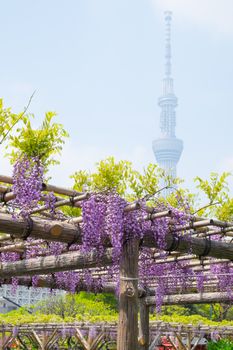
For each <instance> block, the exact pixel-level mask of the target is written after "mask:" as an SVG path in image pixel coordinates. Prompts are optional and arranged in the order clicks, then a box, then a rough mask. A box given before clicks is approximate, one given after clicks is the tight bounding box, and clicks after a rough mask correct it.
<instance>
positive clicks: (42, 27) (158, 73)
mask: <svg viewBox="0 0 233 350" xmlns="http://www.w3.org/2000/svg"><path fill="white" fill-rule="evenodd" d="M164 10H172V11H173V22H172V55H173V58H172V64H173V67H172V70H173V77H174V79H175V85H174V86H175V93H176V95H177V97H178V102H179V106H178V108H177V136H178V137H179V138H182V139H183V141H184V151H183V154H182V157H181V160H180V162H179V167H178V175H179V176H180V177H183V178H185V179H186V183H187V185H189V186H190V183H191V179H192V178H193V177H195V176H196V175H199V176H203V177H206V176H208V174H209V173H210V171H219V172H220V171H222V170H232V171H233V137H232V131H233V111H232V109H233V1H232V0H221V1H219V0H171V1H167V0H66V1H64V0H39V1H31V0H20V1H19V0H8V1H4V2H2V4H1V14H2V15H1V21H0V30H1V33H2V35H1V55H0V62H1V64H0V96H2V97H3V98H4V101H5V105H7V106H12V107H13V110H15V111H20V110H22V108H23V106H25V105H26V104H27V101H28V99H29V97H30V95H31V94H32V92H33V91H34V90H36V95H35V97H34V98H33V101H32V104H31V106H30V112H33V113H35V115H36V120H35V121H36V124H38V123H39V121H40V120H41V119H42V117H43V114H44V112H45V111H47V110H55V111H57V112H58V114H59V116H58V121H59V122H61V123H63V124H64V126H65V127H66V129H67V130H68V131H69V133H70V140H69V141H68V142H67V145H66V147H65V149H64V152H63V156H62V159H61V161H62V166H60V167H56V168H54V170H53V172H52V175H53V183H57V184H60V185H61V184H63V185H69V184H70V183H71V182H70V180H69V175H70V174H71V173H73V172H74V171H75V170H78V169H90V168H93V166H94V164H95V163H96V162H97V161H99V160H100V159H102V158H104V157H106V156H108V155H114V156H115V157H116V158H117V159H128V160H131V161H133V162H134V164H135V166H136V167H140V168H142V167H143V166H145V165H147V164H148V163H149V162H154V161H155V159H154V155H153V152H152V140H153V139H155V138H157V137H158V136H159V116H160V109H159V107H158V105H157V99H158V97H159V96H160V94H161V80H162V78H163V73H164V18H163V11H164ZM0 160H1V164H2V166H1V171H0V172H1V173H5V174H6V173H10V169H9V166H8V164H7V161H6V160H2V159H0Z"/></svg>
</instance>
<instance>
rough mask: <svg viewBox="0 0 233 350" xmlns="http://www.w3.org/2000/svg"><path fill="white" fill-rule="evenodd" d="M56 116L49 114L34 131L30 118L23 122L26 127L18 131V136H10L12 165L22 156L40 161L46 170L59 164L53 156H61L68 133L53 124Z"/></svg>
mask: <svg viewBox="0 0 233 350" xmlns="http://www.w3.org/2000/svg"><path fill="white" fill-rule="evenodd" d="M55 116H56V113H54V112H47V113H46V114H45V118H44V120H43V122H42V125H41V127H40V128H38V129H33V127H32V125H31V121H30V120H29V119H28V118H25V119H24V120H23V122H24V126H23V127H22V128H21V129H18V134H17V135H16V136H13V135H11V136H10V142H9V145H10V146H11V147H12V148H13V150H12V152H11V153H10V159H11V162H12V163H14V162H15V161H16V160H17V159H18V158H20V157H21V156H27V157H28V158H29V159H30V158H38V159H40V161H41V163H42V165H43V166H44V167H45V169H46V170H48V167H49V165H53V164H59V162H58V161H57V160H56V159H55V158H54V157H53V156H54V155H56V154H60V152H61V150H62V145H63V144H64V138H66V137H68V133H67V132H66V131H65V129H64V128H63V126H62V125H61V124H58V123H54V122H53V118H54V117H55Z"/></svg>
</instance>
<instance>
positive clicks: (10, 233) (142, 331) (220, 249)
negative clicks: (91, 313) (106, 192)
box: [0, 176, 233, 350]
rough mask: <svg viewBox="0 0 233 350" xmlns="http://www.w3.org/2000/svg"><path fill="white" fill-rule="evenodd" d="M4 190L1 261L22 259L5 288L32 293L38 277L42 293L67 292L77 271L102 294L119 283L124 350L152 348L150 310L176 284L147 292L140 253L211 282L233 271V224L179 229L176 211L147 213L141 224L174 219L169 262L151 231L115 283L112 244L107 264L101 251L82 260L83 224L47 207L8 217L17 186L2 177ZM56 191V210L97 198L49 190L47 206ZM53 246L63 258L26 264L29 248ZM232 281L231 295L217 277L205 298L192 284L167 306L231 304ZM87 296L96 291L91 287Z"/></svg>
mask: <svg viewBox="0 0 233 350" xmlns="http://www.w3.org/2000/svg"><path fill="white" fill-rule="evenodd" d="M0 183H1V185H0V194H1V196H0V201H1V208H0V232H1V233H3V234H4V235H3V236H2V237H1V238H0V253H6V252H16V253H18V254H19V255H20V259H18V260H16V261H14V262H12V261H9V262H2V263H1V264H0V279H1V281H2V283H8V282H10V280H11V278H12V277H17V278H18V283H19V284H22V285H28V286H31V285H32V276H37V287H49V288H54V289H55V288H64V289H66V285H63V286H61V285H58V284H57V281H56V279H55V278H54V274H55V273H56V272H61V271H71V270H72V271H77V273H79V274H80V276H82V271H83V270H86V269H88V272H89V273H90V274H91V275H92V278H93V279H96V280H100V279H101V281H102V282H101V290H102V291H106V292H109V291H110V292H114V291H115V290H116V288H117V281H119V322H118V331H117V349H118V350H132V349H135V350H137V349H139V348H140V350H143V349H144V350H145V349H148V348H149V307H150V306H152V305H155V302H156V301H155V288H156V287H157V286H158V284H163V278H165V279H169V278H170V276H169V274H168V275H165V276H158V278H156V276H154V277H153V278H151V279H150V280H148V281H147V288H146V289H145V288H144V287H143V286H142V285H141V283H140V279H141V278H142V276H140V275H139V271H138V264H139V262H140V259H141V250H140V249H141V247H147V249H148V250H150V252H151V257H152V259H153V264H154V265H160V264H171V263H174V262H177V263H180V264H181V266H183V267H184V269H185V268H186V269H187V268H189V269H191V270H192V271H194V272H195V273H197V272H201V273H202V275H203V276H204V277H205V276H208V275H209V274H210V271H211V270H210V269H211V266H212V265H213V264H214V265H218V264H219V265H221V264H225V265H227V266H228V267H229V269H230V268H231V267H232V262H231V261H232V260H233V243H232V237H233V223H231V222H222V221H219V220H214V219H206V218H202V217H192V218H190V219H189V220H188V221H187V222H186V223H185V224H181V225H178V226H177V225H176V226H174V220H173V219H174V218H173V212H172V210H163V211H158V210H156V208H151V207H147V208H144V210H145V211H146V215H145V216H144V217H143V218H142V220H145V221H150V220H154V221H156V220H159V219H161V218H167V219H168V221H169V229H168V231H167V233H166V236H165V242H166V248H164V250H165V251H167V252H169V254H161V252H160V249H159V244H158V241H157V240H156V237H155V236H154V235H153V234H152V233H151V232H150V231H149V230H148V232H147V233H146V234H145V235H144V237H143V239H139V238H138V237H134V236H133V235H132V237H131V238H130V239H127V240H125V241H124V244H123V247H122V252H121V259H120V266H119V275H118V272H117V273H115V272H114V271H113V272H112V276H109V273H108V270H109V268H110V267H111V264H112V262H113V248H112V247H111V244H110V241H106V244H105V245H106V249H105V250H104V252H103V253H102V255H101V259H99V256H98V252H97V251H96V250H93V251H92V252H90V253H88V254H83V253H82V250H80V249H77V248H78V247H79V246H80V245H81V244H82V222H83V218H82V217H75V218H71V217H66V216H65V215H60V216H56V215H55V216H54V215H51V213H50V212H49V210H48V206H47V205H43V204H41V206H39V207H37V208H35V209H33V210H32V211H31V214H30V217H29V218H28V219H24V218H22V217H17V218H14V217H12V214H11V212H10V210H9V208H10V207H11V203H13V200H14V197H15V196H14V193H13V192H12V183H13V180H12V178H11V177H8V176H0ZM50 191H52V192H54V193H55V194H56V196H57V197H56V203H55V207H56V208H59V207H62V206H67V205H68V206H74V207H80V203H82V202H84V201H85V200H88V198H89V197H90V194H89V193H78V192H76V191H74V190H69V189H65V188H60V187H56V186H52V185H43V188H42V200H43V192H44V193H46V192H50ZM59 196H60V197H59ZM61 196H62V197H61ZM140 209H141V204H140V202H134V203H131V204H128V205H127V206H125V208H124V211H125V212H130V211H137V210H140ZM48 242H60V243H62V244H63V248H62V251H61V252H60V253H59V254H58V255H56V254H53V255H52V254H51V255H46V253H43V252H41V251H40V253H39V254H38V255H37V256H36V257H29V258H27V259H26V258H25V256H26V253H27V250H28V249H29V248H32V247H38V246H40V247H41V246H46V244H48ZM167 266H168V265H167ZM229 271H231V270H229ZM226 275H227V274H226ZM228 275H229V276H226V278H228V277H229V279H228V280H229V285H228V289H227V290H226V291H222V290H219V288H218V275H214V274H212V275H211V276H212V278H211V279H206V281H205V282H203V283H204V288H203V290H202V292H201V293H200V292H198V290H197V281H196V280H195V279H193V281H191V282H190V283H189V286H188V288H187V289H186V291H185V293H184V290H183V288H182V286H181V285H180V284H179V280H177V285H176V291H175V292H173V293H172V294H170V295H165V296H164V298H163V304H164V305H170V304H189V303H211V302H229V301H231V295H230V293H229V291H230V290H231V289H232V285H231V283H232V280H231V277H232V276H231V272H229V273H228ZM173 277H174V276H173ZM103 281H104V283H103ZM86 288H87V287H86V286H85V285H83V284H82V283H80V285H79V286H77V289H79V290H80V289H83V290H85V289H86ZM88 288H89V290H90V286H89V287H88ZM95 291H96V290H95ZM139 309H140V321H139V320H138V310H139Z"/></svg>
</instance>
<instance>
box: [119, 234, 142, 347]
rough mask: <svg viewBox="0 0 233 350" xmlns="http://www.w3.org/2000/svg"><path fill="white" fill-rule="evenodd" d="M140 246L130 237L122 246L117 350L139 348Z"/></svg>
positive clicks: (136, 240)
mask: <svg viewBox="0 0 233 350" xmlns="http://www.w3.org/2000/svg"><path fill="white" fill-rule="evenodd" d="M138 247H139V241H138V239H129V240H127V241H126V242H125V243H124V245H123V248H122V256H121V261H120V291H119V321H118V333H117V350H138Z"/></svg>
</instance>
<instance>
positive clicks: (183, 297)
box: [145, 292, 232, 306]
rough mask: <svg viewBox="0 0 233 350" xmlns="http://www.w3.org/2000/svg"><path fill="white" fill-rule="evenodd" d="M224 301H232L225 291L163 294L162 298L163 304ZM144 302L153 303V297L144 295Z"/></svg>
mask: <svg viewBox="0 0 233 350" xmlns="http://www.w3.org/2000/svg"><path fill="white" fill-rule="evenodd" d="M224 302H232V301H231V297H230V296H229V293H227V292H220V293H219V292H212V293H192V294H175V295H165V296H164V298H163V305H183V304H206V303H224ZM145 303H146V305H147V306H152V305H155V304H156V300H155V297H152V296H150V297H146V298H145Z"/></svg>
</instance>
